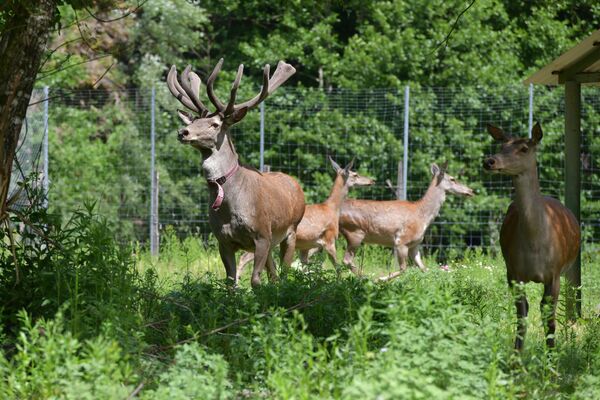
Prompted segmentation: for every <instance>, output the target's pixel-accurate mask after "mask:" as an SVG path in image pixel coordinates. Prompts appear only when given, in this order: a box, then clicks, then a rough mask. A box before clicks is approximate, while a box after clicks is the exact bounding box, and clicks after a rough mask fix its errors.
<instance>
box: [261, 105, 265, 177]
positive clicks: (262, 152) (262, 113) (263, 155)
mask: <svg viewBox="0 0 600 400" xmlns="http://www.w3.org/2000/svg"><path fill="white" fill-rule="evenodd" d="M264 167H265V103H264V102H262V103H260V171H261V172H265V171H264Z"/></svg>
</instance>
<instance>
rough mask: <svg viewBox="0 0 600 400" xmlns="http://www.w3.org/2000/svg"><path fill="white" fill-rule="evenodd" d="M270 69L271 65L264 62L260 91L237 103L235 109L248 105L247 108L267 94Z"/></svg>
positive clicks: (255, 104) (258, 102)
mask: <svg viewBox="0 0 600 400" xmlns="http://www.w3.org/2000/svg"><path fill="white" fill-rule="evenodd" d="M270 71H271V67H270V66H269V64H266V65H265V67H264V69H263V84H262V87H261V88H260V93H259V94H257V95H256V96H254V98H252V99H250V100H248V101H245V102H243V103H242V104H238V105H237V106H235V109H236V110H240V109H242V108H244V107H248V109H249V110H251V109H252V108H254V107H256V106H257V105H259V104H260V103H261V102H262V101H263V100H264V99H266V98H267V96H269V82H270V81H269V73H270Z"/></svg>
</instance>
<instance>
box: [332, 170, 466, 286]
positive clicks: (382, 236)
mask: <svg viewBox="0 0 600 400" xmlns="http://www.w3.org/2000/svg"><path fill="white" fill-rule="evenodd" d="M447 166H448V163H447V162H446V163H445V164H444V165H443V166H442V168H440V167H438V166H437V164H431V173H432V174H433V179H432V180H431V183H430V184H429V188H428V189H427V192H426V193H425V195H424V196H423V197H422V198H421V199H420V200H418V201H415V202H412V201H403V200H390V201H376V200H346V201H345V202H344V204H343V205H342V212H341V215H340V231H341V232H342V235H344V237H345V238H346V242H348V247H347V249H346V253H345V254H344V264H346V265H348V266H349V267H350V269H351V270H352V271H353V272H355V273H356V272H357V269H356V266H355V265H354V255H355V253H356V249H358V247H360V245H361V244H362V243H373V244H379V245H382V246H386V247H392V248H393V249H394V253H395V254H396V258H397V261H398V265H399V268H400V270H399V271H397V272H394V273H391V274H389V275H388V276H385V277H382V278H380V279H381V280H389V279H392V278H395V277H397V276H399V275H400V274H401V273H402V272H404V271H405V270H406V258H407V257H410V258H411V259H412V260H413V261H414V262H415V263H416V264H417V266H418V267H419V268H420V269H421V270H423V271H425V270H426V268H425V265H424V264H423V261H422V260H421V255H420V253H419V245H420V244H421V242H422V241H423V238H424V237H425V231H426V230H427V228H428V227H429V225H431V223H432V222H433V220H434V219H435V217H437V215H438V214H439V212H440V208H441V207H442V204H443V203H444V201H445V200H446V193H447V192H448V193H452V194H456V195H461V196H468V197H470V196H473V191H472V190H471V189H470V188H468V187H467V186H465V185H463V184H461V183H458V182H457V181H456V179H454V177H452V176H450V175H448V174H447V173H446V168H447Z"/></svg>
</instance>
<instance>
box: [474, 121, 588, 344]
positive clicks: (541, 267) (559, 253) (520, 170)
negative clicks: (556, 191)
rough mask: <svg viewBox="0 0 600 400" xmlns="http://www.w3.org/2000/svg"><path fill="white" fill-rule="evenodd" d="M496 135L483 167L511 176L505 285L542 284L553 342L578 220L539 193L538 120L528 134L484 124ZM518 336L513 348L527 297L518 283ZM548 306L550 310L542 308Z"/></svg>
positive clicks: (503, 235) (503, 237) (503, 234)
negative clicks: (512, 133) (518, 134)
mask: <svg viewBox="0 0 600 400" xmlns="http://www.w3.org/2000/svg"><path fill="white" fill-rule="evenodd" d="M488 132H489V134H490V135H491V136H492V137H493V138H494V140H496V141H498V142H501V143H502V147H501V149H500V152H498V153H497V154H494V155H493V156H490V157H487V158H486V159H485V160H484V161H483V168H484V169H485V170H487V171H490V172H492V173H496V174H503V175H510V176H512V180H513V185H514V187H515V199H514V201H513V202H512V203H511V204H510V206H509V207H508V211H507V212H506V216H505V217H504V222H503V223H502V228H501V229H500V247H501V248H502V255H503V257H504V261H505V263H506V272H507V278H508V285H509V287H510V288H511V289H512V288H513V286H514V284H515V283H517V284H518V283H526V282H537V283H543V284H544V296H543V297H542V302H541V308H542V315H543V318H545V319H546V323H547V328H546V335H547V336H546V344H547V346H548V347H554V331H555V329H556V321H555V314H556V302H557V301H558V293H559V289H560V273H561V272H562V271H564V270H566V269H567V268H569V266H571V264H572V263H573V262H574V261H575V259H576V257H577V254H578V250H579V244H580V239H581V238H580V231H579V223H578V222H577V219H576V218H575V216H574V215H573V213H571V211H569V209H567V208H566V207H565V206H563V205H562V204H561V203H560V202H559V201H558V200H556V199H553V198H552V197H548V196H543V195H542V193H541V192H540V184H539V181H538V174H537V166H536V160H535V157H536V150H537V145H538V144H539V143H540V140H542V128H541V127H540V125H539V123H536V124H535V126H534V127H533V129H532V131H531V134H532V138H531V139H523V138H518V137H512V136H508V135H506V134H505V133H504V132H503V131H502V130H501V129H500V128H496V127H495V126H492V125H488ZM515 305H516V307H517V337H516V339H515V348H516V349H517V350H521V349H522V347H523V341H524V340H525V333H526V331H527V326H526V324H525V318H526V317H527V312H528V310H529V304H528V303H527V297H526V296H525V293H524V292H523V290H522V288H518V290H517V296H516V299H515ZM546 306H550V312H549V313H548V311H547V310H544V308H545V307H546Z"/></svg>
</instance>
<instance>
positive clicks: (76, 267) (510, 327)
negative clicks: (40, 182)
mask: <svg viewBox="0 0 600 400" xmlns="http://www.w3.org/2000/svg"><path fill="white" fill-rule="evenodd" d="M27 218H28V221H29V222H30V225H31V226H32V228H31V229H30V230H27V229H25V230H22V231H20V232H18V235H19V240H17V246H16V249H15V252H14V254H13V251H12V250H11V248H10V244H9V241H8V240H7V237H6V236H5V237H4V238H3V241H2V242H1V243H2V247H1V251H0V262H1V270H0V284H1V286H2V287H1V294H0V296H2V306H3V307H2V310H1V314H0V318H1V321H2V326H3V331H2V343H3V347H2V352H1V354H0V376H1V380H0V397H2V398H35V399H45V398H57V399H86V398H90V399H99V398H103V399H104V398H106V399H113V398H114V399H123V398H127V397H128V396H131V395H134V396H136V397H137V398H142V399H198V398H203V399H237V398H249V399H255V398H257V399H260V398H269V399H270V398H275V399H314V398H323V399H330V398H331V399H338V398H339V399H341V398H343V399H354V398H357V399H358V398H360V399H364V398H377V399H398V398H406V399H419V398H424V399H425V398H427V399H429V398H435V399H455V398H460V399H463V398H465V399H468V398H476V399H479V398H491V399H504V398H534V399H535V398H539V399H542V398H543V399H546V398H556V399H561V398H581V399H583V398H585V399H590V398H599V397H600V378H598V375H597V373H596V371H598V368H600V340H599V337H600V321H599V320H598V319H597V318H596V315H595V313H596V305H597V304H598V303H600V296H599V295H598V293H599V292H598V283H597V282H598V274H599V273H598V271H597V262H596V261H595V260H594V257H593V256H594V255H593V254H589V253H586V254H584V260H583V261H584V262H583V265H584V268H583V271H582V272H583V282H584V287H583V298H584V303H583V315H584V318H581V319H579V320H578V321H577V322H575V323H570V322H568V321H567V319H566V318H565V312H564V305H563V302H562V301H561V303H560V304H559V310H558V329H557V348H556V349H555V350H553V351H549V350H548V349H546V347H545V344H544V343H545V340H544V332H543V329H542V322H541V316H540V310H539V307H537V306H536V305H537V304H539V301H540V296H541V292H542V288H541V287H540V286H539V285H526V286H525V290H526V291H527V294H528V297H529V301H530V304H531V307H530V315H529V319H528V327H529V330H528V333H527V339H526V346H525V350H524V351H523V352H522V354H515V352H514V351H513V350H512V343H513V339H514V330H515V312H514V306H513V299H512V296H511V294H510V293H509V291H508V288H507V285H506V283H505V267H504V264H503V262H502V260H501V259H498V258H497V257H495V256H490V255H487V254H485V253H483V252H482V251H480V250H473V251H467V252H465V253H463V254H461V255H460V257H457V258H455V259H453V260H450V261H449V262H448V266H447V270H446V268H444V269H442V268H440V267H439V265H438V264H437V263H436V261H435V259H434V258H432V257H431V258H428V259H427V260H426V263H427V264H428V266H429V267H430V270H429V271H428V272H425V273H423V272H421V271H419V270H417V269H416V268H410V269H409V270H408V271H407V272H406V273H405V274H403V275H402V276H400V277H399V278H398V279H396V280H394V281H392V282H389V283H376V282H375V281H374V279H372V278H373V277H376V276H378V275H383V274H386V273H387V272H388V271H389V270H390V268H393V263H391V262H390V260H391V253H390V252H389V251H387V250H384V249H379V248H376V247H366V248H365V249H364V250H362V252H363V253H362V255H359V256H358V257H357V261H358V262H359V264H360V265H361V266H362V271H363V273H364V275H363V276H362V277H356V276H353V275H351V274H350V273H349V272H347V271H346V270H345V269H343V268H339V267H338V268H334V267H333V266H332V265H330V263H329V262H328V261H325V262H324V257H322V256H317V257H315V258H314V262H312V263H311V264H310V265H308V266H305V267H303V268H301V269H300V268H298V269H296V268H293V269H291V270H290V271H287V273H286V274H282V278H281V279H280V281H279V282H276V283H266V282H265V283H264V284H263V285H262V286H260V287H258V288H256V289H254V290H253V289H251V288H250V285H249V282H248V274H249V272H246V274H245V275H244V276H242V278H241V283H240V287H239V288H237V289H236V290H232V289H231V287H229V286H227V285H226V284H225V282H224V279H223V277H224V273H223V268H222V266H221V264H220V261H219V258H218V252H217V250H216V247H215V243H208V244H206V243H203V242H201V241H199V240H195V239H193V238H190V239H186V240H184V241H179V240H178V239H177V238H176V236H175V235H174V234H172V233H171V234H168V235H166V238H164V241H163V245H162V248H161V250H162V251H161V255H160V257H158V258H152V257H151V256H150V255H148V254H147V253H146V251H145V250H143V249H141V248H139V247H124V246H121V245H119V244H118V243H117V242H116V241H115V239H114V237H115V235H114V234H113V228H112V227H111V226H110V225H109V224H108V223H107V222H106V221H105V220H103V219H102V218H99V217H98V216H96V215H95V214H94V211H93V209H92V207H87V208H84V209H83V210H80V211H79V212H77V213H75V214H74V217H73V218H72V219H71V220H70V221H66V222H64V223H61V222H60V221H56V220H54V219H53V218H52V217H51V216H49V215H46V214H45V213H44V212H42V211H40V212H39V213H38V214H36V215H29V216H28V217H27ZM15 233H17V232H15ZM5 235H6V233H5ZM340 247H341V246H340ZM341 251H343V249H340V252H341ZM15 258H16V259H17V261H18V264H19V272H20V276H19V281H18V282H17V280H16V274H15V265H14V260H15ZM563 298H564V297H563Z"/></svg>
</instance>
